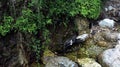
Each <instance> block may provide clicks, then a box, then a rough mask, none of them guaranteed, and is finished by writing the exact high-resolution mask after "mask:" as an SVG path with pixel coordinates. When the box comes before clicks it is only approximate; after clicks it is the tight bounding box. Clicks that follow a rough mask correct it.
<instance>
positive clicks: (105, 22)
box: [99, 19, 115, 28]
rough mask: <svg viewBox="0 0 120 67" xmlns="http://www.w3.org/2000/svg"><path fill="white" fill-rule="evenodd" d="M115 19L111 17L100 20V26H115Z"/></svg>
mask: <svg viewBox="0 0 120 67" xmlns="http://www.w3.org/2000/svg"><path fill="white" fill-rule="evenodd" d="M114 23H115V21H114V20H111V19H103V20H101V21H100V22H99V26H101V27H108V28H113V27H114Z"/></svg>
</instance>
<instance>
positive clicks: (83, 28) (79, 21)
mask: <svg viewBox="0 0 120 67" xmlns="http://www.w3.org/2000/svg"><path fill="white" fill-rule="evenodd" d="M75 23H76V25H77V28H78V33H79V35H81V34H84V33H88V32H89V22H88V20H87V19H84V18H80V17H77V18H76V19H75Z"/></svg>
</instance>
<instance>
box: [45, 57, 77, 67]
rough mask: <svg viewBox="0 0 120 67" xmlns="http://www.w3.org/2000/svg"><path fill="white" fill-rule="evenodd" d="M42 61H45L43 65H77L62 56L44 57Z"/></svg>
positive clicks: (63, 66) (69, 66)
mask: <svg viewBox="0 0 120 67" xmlns="http://www.w3.org/2000/svg"><path fill="white" fill-rule="evenodd" d="M44 62H46V64H45V67H78V64H76V63H75V62H73V61H72V60H70V59H68V58H67V57H62V56H56V57H50V56H49V57H45V58H44Z"/></svg>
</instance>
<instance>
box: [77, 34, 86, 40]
mask: <svg viewBox="0 0 120 67" xmlns="http://www.w3.org/2000/svg"><path fill="white" fill-rule="evenodd" d="M86 38H88V34H82V35H80V36H77V37H76V39H81V40H83V41H85V39H86Z"/></svg>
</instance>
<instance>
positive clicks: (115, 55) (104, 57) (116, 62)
mask: <svg viewBox="0 0 120 67" xmlns="http://www.w3.org/2000/svg"><path fill="white" fill-rule="evenodd" d="M118 43H119V44H118V45H116V47H115V48H111V49H107V50H105V51H104V52H103V53H102V54H100V55H99V58H98V61H99V62H100V64H101V65H102V66H103V67H119V66H120V59H119V58H120V42H118Z"/></svg>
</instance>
